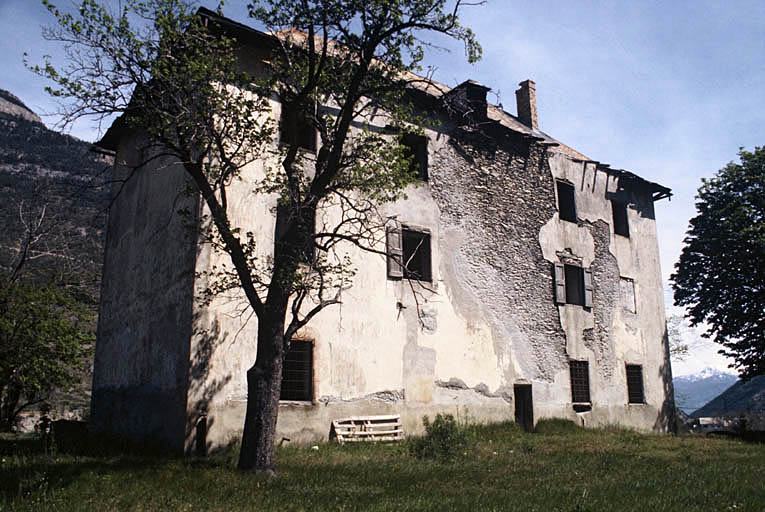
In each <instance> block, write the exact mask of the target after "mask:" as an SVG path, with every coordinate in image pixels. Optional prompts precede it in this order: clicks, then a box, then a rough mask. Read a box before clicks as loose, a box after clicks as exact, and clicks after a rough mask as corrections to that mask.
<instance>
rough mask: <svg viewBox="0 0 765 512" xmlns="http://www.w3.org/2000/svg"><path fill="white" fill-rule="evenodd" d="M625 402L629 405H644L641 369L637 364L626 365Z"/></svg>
mask: <svg viewBox="0 0 765 512" xmlns="http://www.w3.org/2000/svg"><path fill="white" fill-rule="evenodd" d="M627 402H628V403H631V404H643V403H645V395H644V393H643V367H642V366H641V365H639V364H628V365H627Z"/></svg>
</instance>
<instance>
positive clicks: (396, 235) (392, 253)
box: [387, 226, 433, 281]
mask: <svg viewBox="0 0 765 512" xmlns="http://www.w3.org/2000/svg"><path fill="white" fill-rule="evenodd" d="M387 244H388V247H387V253H388V277H389V278H391V279H400V278H405V279H416V280H418V281H432V280H433V275H432V271H431V264H430V260H431V254H430V233H428V232H425V231H418V230H414V229H411V228H406V227H403V228H399V227H396V226H391V227H389V228H388V231H387Z"/></svg>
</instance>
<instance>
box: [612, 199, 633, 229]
mask: <svg viewBox="0 0 765 512" xmlns="http://www.w3.org/2000/svg"><path fill="white" fill-rule="evenodd" d="M611 212H612V213H613V219H614V233H615V234H617V235H621V236H626V237H627V238H629V236H630V224H629V221H628V220H627V203H625V202H623V201H613V200H612V201H611Z"/></svg>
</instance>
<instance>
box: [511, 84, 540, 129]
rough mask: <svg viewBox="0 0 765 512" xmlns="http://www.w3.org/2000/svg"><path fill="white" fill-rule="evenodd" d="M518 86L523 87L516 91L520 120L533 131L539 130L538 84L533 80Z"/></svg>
mask: <svg viewBox="0 0 765 512" xmlns="http://www.w3.org/2000/svg"><path fill="white" fill-rule="evenodd" d="M518 85H520V86H521V88H520V89H518V90H517V91H515V101H516V103H517V104H518V119H519V120H520V121H521V122H522V123H523V124H525V125H526V126H528V127H529V128H531V129H532V130H538V129H539V122H538V121H537V84H535V83H534V82H533V81H532V80H525V81H523V82H521V83H519V84H518Z"/></svg>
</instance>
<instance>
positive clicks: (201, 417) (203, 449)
mask: <svg viewBox="0 0 765 512" xmlns="http://www.w3.org/2000/svg"><path fill="white" fill-rule="evenodd" d="M199 320H200V317H199V315H198V314H197V315H195V318H194V325H196V326H198V325H199V323H200V322H199ZM226 336H227V334H226V333H221V328H220V323H219V322H218V320H217V319H216V320H214V321H213V322H212V323H211V324H210V325H209V327H207V328H201V327H196V328H195V329H194V332H193V333H192V354H191V357H190V362H189V389H188V406H187V410H188V417H187V421H186V441H187V443H186V452H187V453H193V454H195V455H200V456H202V455H207V453H208V451H209V449H210V447H211V442H210V441H209V440H208V436H207V433H208V432H209V430H210V428H211V427H212V426H213V423H214V422H215V418H214V417H213V416H212V415H211V414H210V406H211V404H212V403H213V402H214V401H215V397H216V396H217V395H218V394H219V393H220V392H221V391H223V389H224V388H225V387H226V385H228V383H229V382H230V381H231V375H223V376H220V375H213V374H212V372H211V370H212V365H211V360H212V358H213V356H214V354H215V351H216V350H217V349H218V348H219V347H220V346H221V345H222V344H223V342H224V341H225V340H226Z"/></svg>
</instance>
